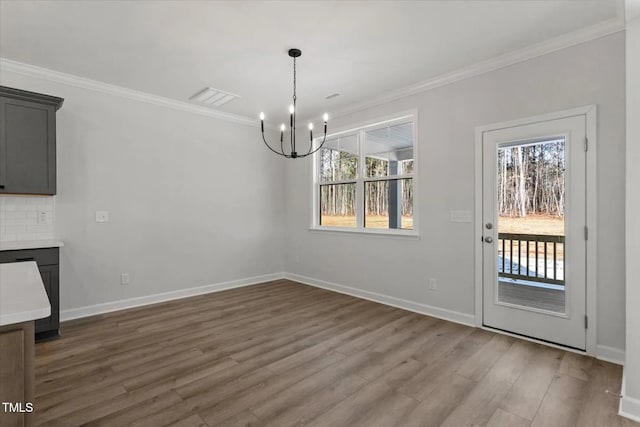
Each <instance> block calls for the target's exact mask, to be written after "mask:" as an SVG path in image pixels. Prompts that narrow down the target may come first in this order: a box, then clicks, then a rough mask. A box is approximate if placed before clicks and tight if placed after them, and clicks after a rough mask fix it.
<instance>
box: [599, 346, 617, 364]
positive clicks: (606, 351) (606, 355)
mask: <svg viewBox="0 0 640 427" xmlns="http://www.w3.org/2000/svg"><path fill="white" fill-rule="evenodd" d="M596 351H597V354H596V355H595V356H596V359H600V360H604V361H605V362H611V363H615V364H616V365H623V366H624V350H622V349H620V348H615V347H609V346H606V345H600V344H598V346H597V347H596Z"/></svg>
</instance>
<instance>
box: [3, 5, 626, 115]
mask: <svg viewBox="0 0 640 427" xmlns="http://www.w3.org/2000/svg"><path fill="white" fill-rule="evenodd" d="M618 10H619V4H618V1H616V0H593V1H591V0H583V1H580V0H568V1H561V0H554V1H544V0H529V1H524V0H523V1H520V0H517V1H516V0H502V1H480V0H475V1H474V0H471V1H295V2H294V1H276V2H266V1H247V2H243V1H118V2H115V1H83V2H81V1H6V0H0V56H1V57H3V58H6V59H10V60H14V61H19V62H23V63H27V64H32V65H36V66H40V67H45V68H49V69H53V70H56V71H61V72H65V73H70V74H74V75H77V76H82V77H86V78H90V79H94V80H98V81H102V82H105V83H110V84H113V85H118V86H122V87H126V88H129V89H134V90H138V91H142V92H146V93H150V94H154V95H160V96H164V97H167V98H171V99H175V100H179V101H187V100H188V98H189V97H190V96H191V95H193V94H194V93H195V92H197V91H199V90H201V89H202V88H204V87H205V86H212V87H214V88H217V89H220V90H223V91H226V92H231V93H234V94H237V95H240V99H237V100H235V101H233V102H231V103H229V104H226V105H224V106H223V107H221V110H222V111H226V112H229V113H233V114H239V115H244V116H249V117H257V115H258V113H259V112H260V111H264V112H265V113H266V115H267V120H269V118H271V119H276V120H278V121H280V120H282V117H284V116H285V115H286V110H287V107H288V105H289V104H290V102H291V91H292V87H291V85H292V82H291V80H292V71H291V66H292V64H291V59H290V58H289V57H288V56H287V54H286V52H287V50H288V49H289V48H291V47H297V48H300V49H302V52H303V54H302V57H301V58H299V60H298V107H299V108H298V112H299V114H300V115H302V116H304V117H309V116H317V117H320V114H321V113H322V112H324V111H325V110H326V111H329V112H330V113H331V112H336V111H340V110H343V109H345V108H347V107H349V106H351V105H354V104H358V103H362V102H365V101H367V100H369V99H372V98H376V97H380V96H381V95H384V94H386V93H389V92H393V91H397V90H400V89H402V88H406V87H409V86H412V85H416V84H419V83H420V82H424V81H427V80H429V79H432V78H434V77H435V76H438V75H442V74H444V73H448V72H451V71H453V70H457V69H460V68H463V67H467V66H470V65H472V64H474V63H478V62H481V61H485V60H487V59H490V58H494V57H496V56H499V55H503V54H506V53H508V52H513V51H517V50H520V49H523V48H525V47H527V46H531V45H533V44H536V43H540V42H543V41H545V40H548V39H551V38H555V37H559V36H562V35H563V34H567V33H571V32H574V31H576V30H579V29H582V28H585V27H590V26H594V25H597V24H599V23H603V22H605V21H608V20H611V19H614V18H618V19H620V18H621V17H619V16H617V15H616V14H617V13H618ZM334 92H337V93H340V96H339V97H336V98H333V99H331V100H326V99H325V97H326V96H327V95H329V94H332V93H334Z"/></svg>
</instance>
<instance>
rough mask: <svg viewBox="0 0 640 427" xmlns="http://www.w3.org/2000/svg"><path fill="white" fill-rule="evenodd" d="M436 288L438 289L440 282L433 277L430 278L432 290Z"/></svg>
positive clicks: (430, 288)
mask: <svg viewBox="0 0 640 427" xmlns="http://www.w3.org/2000/svg"><path fill="white" fill-rule="evenodd" d="M436 289H438V284H437V283H436V279H434V278H433V277H430V278H429V290H430V291H435V290H436Z"/></svg>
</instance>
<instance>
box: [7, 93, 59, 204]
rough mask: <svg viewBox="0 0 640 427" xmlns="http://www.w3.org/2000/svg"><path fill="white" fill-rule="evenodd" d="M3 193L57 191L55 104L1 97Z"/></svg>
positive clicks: (46, 192) (44, 192) (47, 192)
mask: <svg viewBox="0 0 640 427" xmlns="http://www.w3.org/2000/svg"><path fill="white" fill-rule="evenodd" d="M0 129H1V132H0V193H14V194H16V193H17V194H51V195H52V194H55V192H56V128H55V107H54V106H50V105H43V104H39V103H37V102H30V101H23V100H17V99H11V98H5V97H2V98H0Z"/></svg>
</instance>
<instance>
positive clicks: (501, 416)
mask: <svg viewBox="0 0 640 427" xmlns="http://www.w3.org/2000/svg"><path fill="white" fill-rule="evenodd" d="M530 425H531V421H529V420H525V419H524V418H521V417H519V416H517V415H514V414H512V413H509V412H506V411H503V410H502V409H500V408H498V409H496V411H495V412H494V413H493V415H492V416H491V418H490V419H489V422H488V423H487V426H486V427H529V426H530Z"/></svg>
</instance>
